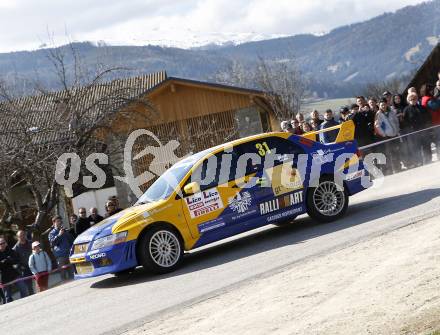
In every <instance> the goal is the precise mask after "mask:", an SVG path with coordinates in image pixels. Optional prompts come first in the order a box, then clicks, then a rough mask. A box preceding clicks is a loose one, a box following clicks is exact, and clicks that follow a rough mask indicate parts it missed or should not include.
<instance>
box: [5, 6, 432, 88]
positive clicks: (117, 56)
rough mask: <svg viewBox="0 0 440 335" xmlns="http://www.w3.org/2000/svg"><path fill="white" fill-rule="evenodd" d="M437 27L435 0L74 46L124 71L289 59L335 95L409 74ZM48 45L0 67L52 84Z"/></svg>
mask: <svg viewBox="0 0 440 335" xmlns="http://www.w3.org/2000/svg"><path fill="white" fill-rule="evenodd" d="M439 30H440V0H434V1H429V2H425V3H422V4H419V5H416V6H408V7H405V8H402V9H400V10H398V11H396V12H394V13H385V14H383V15H380V16H378V17H375V18H373V19H371V20H368V21H364V22H361V23H356V24H352V25H347V26H343V27H340V28H337V29H334V30H332V31H330V32H329V33H328V34H325V35H322V36H315V35H308V34H304V35H296V36H291V37H283V38H276V39H269V40H262V41H255V42H249V43H243V44H239V45H235V44H234V43H232V44H228V43H225V44H224V45H223V46H219V45H205V46H204V47H199V48H193V49H180V48H169V47H159V46H151V45H148V46H109V45H103V44H98V45H96V44H92V43H75V44H74V47H75V49H76V50H77V51H78V53H79V54H80V55H81V57H82V59H83V61H84V64H85V66H86V67H89V68H92V66H93V65H94V64H96V63H97V62H99V63H103V64H107V65H111V66H123V67H127V68H129V69H130V70H131V71H130V72H129V74H127V75H136V74H140V73H145V72H153V71H157V70H166V71H167V72H168V74H169V75H171V76H179V77H187V78H192V79H199V80H209V79H212V78H213V77H214V76H215V74H216V73H218V72H219V71H223V70H225V69H227V68H228V67H230V66H231V64H232V63H233V62H237V61H238V62H241V63H243V64H245V65H247V66H251V65H252V64H255V63H256V62H257V61H258V58H259V57H262V58H264V59H265V60H267V61H268V62H291V61H292V60H294V61H295V63H296V64H297V65H298V66H299V68H300V69H301V71H302V73H303V74H304V75H305V76H306V77H307V78H308V79H309V82H310V86H311V89H312V90H313V91H316V92H317V94H318V95H319V96H329V97H342V96H349V95H354V94H356V93H359V92H360V91H361V90H362V87H363V86H364V85H366V84H367V83H374V82H378V81H385V80H388V79H392V78H399V77H402V76H408V75H409V74H410V73H412V71H414V70H415V69H416V68H417V67H419V66H420V65H421V64H422V62H423V61H424V59H425V58H426V57H427V55H428V54H429V53H430V52H431V50H432V49H433V47H434V46H435V45H436V44H437V43H438V42H439V41H440V31H439ZM61 48H67V47H66V46H64V47H61ZM47 52H48V50H47V49H46V50H44V49H42V50H37V51H29V52H14V53H4V54H0V75H1V76H2V77H3V78H5V79H6V80H11V79H14V78H19V79H20V78H21V79H23V78H33V79H35V78H37V80H38V81H42V82H44V83H45V84H47V85H49V86H50V87H53V88H56V79H55V77H54V74H53V70H52V67H51V64H50V62H49V61H48V59H47ZM71 61H72V60H71V59H67V62H68V63H69V62H70V64H71ZM20 83H21V82H20ZM21 85H22V86H25V88H26V87H27V86H26V85H29V84H27V83H26V81H24V84H23V83H22V84H21ZM250 85H252V83H250Z"/></svg>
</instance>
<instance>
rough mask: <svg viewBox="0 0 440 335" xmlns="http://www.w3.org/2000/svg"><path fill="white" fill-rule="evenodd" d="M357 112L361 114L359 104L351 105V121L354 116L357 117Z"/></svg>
mask: <svg viewBox="0 0 440 335" xmlns="http://www.w3.org/2000/svg"><path fill="white" fill-rule="evenodd" d="M357 112H359V106H358V104H351V106H350V114H349V119H350V120H351V118H352V117H353V115H355V114H356V113H357Z"/></svg>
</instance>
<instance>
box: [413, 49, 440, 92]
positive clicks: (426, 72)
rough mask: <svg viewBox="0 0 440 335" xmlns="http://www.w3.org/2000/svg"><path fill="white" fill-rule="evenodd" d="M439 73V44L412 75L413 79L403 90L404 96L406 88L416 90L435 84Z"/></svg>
mask: <svg viewBox="0 0 440 335" xmlns="http://www.w3.org/2000/svg"><path fill="white" fill-rule="evenodd" d="M439 71H440V43H437V45H436V46H435V47H434V49H433V50H432V51H431V53H430V55H429V56H428V58H426V60H425V62H424V63H423V64H422V66H420V68H419V69H418V70H417V72H416V74H415V75H414V77H413V79H411V81H410V82H409V84H408V86H407V87H406V89H405V92H404V93H405V94H406V92H407V91H408V88H410V87H415V88H417V90H419V89H420V87H421V86H422V85H423V84H426V83H429V84H435V82H436V81H437V80H438V77H437V73H438V72H439Z"/></svg>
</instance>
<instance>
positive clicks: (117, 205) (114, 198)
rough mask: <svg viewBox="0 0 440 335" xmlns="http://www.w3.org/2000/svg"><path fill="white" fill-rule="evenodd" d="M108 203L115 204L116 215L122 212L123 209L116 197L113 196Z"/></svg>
mask: <svg viewBox="0 0 440 335" xmlns="http://www.w3.org/2000/svg"><path fill="white" fill-rule="evenodd" d="M108 201H111V202H113V203H114V204H115V206H116V213H117V212H120V211H122V208H120V207H119V199H118V197H117V196H116V195H112V196H110V197H108Z"/></svg>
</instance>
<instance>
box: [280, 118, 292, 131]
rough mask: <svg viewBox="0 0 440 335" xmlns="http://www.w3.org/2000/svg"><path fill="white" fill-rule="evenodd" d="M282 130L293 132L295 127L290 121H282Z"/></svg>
mask: <svg viewBox="0 0 440 335" xmlns="http://www.w3.org/2000/svg"><path fill="white" fill-rule="evenodd" d="M281 130H282V131H283V132H285V133H291V132H292V131H293V127H292V124H291V123H290V121H283V122H281Z"/></svg>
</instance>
